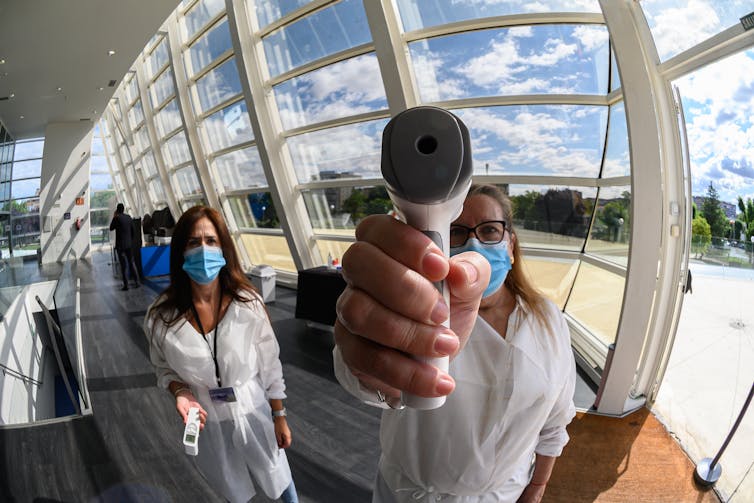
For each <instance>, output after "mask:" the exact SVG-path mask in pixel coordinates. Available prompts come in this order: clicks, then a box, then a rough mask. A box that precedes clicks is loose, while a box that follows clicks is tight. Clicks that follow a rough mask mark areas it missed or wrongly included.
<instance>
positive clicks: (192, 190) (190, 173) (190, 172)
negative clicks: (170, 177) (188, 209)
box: [175, 166, 202, 197]
mask: <svg viewBox="0 0 754 503" xmlns="http://www.w3.org/2000/svg"><path fill="white" fill-rule="evenodd" d="M175 178H176V179H177V180H178V188H179V189H180V194H181V195H182V196H184V197H185V196H192V195H196V194H202V189H201V187H200V186H199V178H197V176H196V170H195V169H194V166H186V167H185V168H181V169H179V170H177V171H176V172H175Z"/></svg>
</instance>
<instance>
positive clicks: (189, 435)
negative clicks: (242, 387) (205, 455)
mask: <svg viewBox="0 0 754 503" xmlns="http://www.w3.org/2000/svg"><path fill="white" fill-rule="evenodd" d="M200 425H201V421H200V419H199V408H198V407H191V408H190V409H189V411H188V416H187V418H186V426H185V428H184V429H183V448H184V450H185V451H186V454H188V455H189V456H196V455H197V454H199V431H200Z"/></svg>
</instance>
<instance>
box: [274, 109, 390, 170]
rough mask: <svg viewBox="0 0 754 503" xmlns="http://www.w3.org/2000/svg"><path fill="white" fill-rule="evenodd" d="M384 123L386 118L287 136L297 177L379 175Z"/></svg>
mask: <svg viewBox="0 0 754 503" xmlns="http://www.w3.org/2000/svg"><path fill="white" fill-rule="evenodd" d="M385 124H387V119H380V120H376V121H369V122H362V123H358V124H349V125H346V126H340V127H335V128H330V129H324V130H321V131H315V132H313V133H307V134H302V135H298V136H293V137H291V138H288V148H289V149H290V152H291V158H292V159H293V167H294V169H295V170H296V177H297V178H298V181H299V182H301V183H305V182H311V181H314V180H333V179H336V178H380V179H381V178H382V172H381V171H380V156H381V151H382V144H381V142H382V130H383V129H384V128H385Z"/></svg>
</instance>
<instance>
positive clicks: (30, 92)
mask: <svg viewBox="0 0 754 503" xmlns="http://www.w3.org/2000/svg"><path fill="white" fill-rule="evenodd" d="M178 3H179V0H0V61H2V60H5V63H0V121H2V123H3V124H4V125H5V127H6V129H7V130H8V131H9V132H10V134H11V135H12V136H13V137H14V138H15V139H16V140H20V139H24V138H36V137H40V136H44V132H45V127H46V125H47V124H48V123H50V122H69V121H79V120H81V119H87V120H96V119H98V118H99V117H100V116H101V115H102V111H103V109H104V107H105V106H106V104H107V102H108V100H109V99H110V98H111V97H112V95H113V93H114V92H115V89H116V87H108V83H109V81H111V80H115V81H116V86H118V85H119V84H120V83H121V79H122V78H123V76H124V75H125V74H126V72H127V71H128V69H129V68H130V67H131V65H132V64H133V62H134V60H135V59H136V57H137V56H138V55H139V53H140V52H141V50H142V49H143V48H144V46H145V45H146V44H147V42H148V41H149V39H150V38H151V37H152V35H154V34H155V33H156V32H157V30H158V29H159V27H160V25H162V23H163V22H164V20H165V19H166V18H167V17H168V15H170V13H171V12H172V11H173V10H174V9H175V7H176V6H177V5H178ZM109 50H114V51H115V55H113V56H109V55H108V51H109ZM57 88H61V89H62V90H61V91H58V90H57ZM99 88H103V90H102V91H100V90H99ZM11 93H14V94H15V96H14V97H13V98H10V99H6V100H3V99H2V98H5V97H8V96H10V94H11ZM21 116H23V117H24V118H23V119H21V118H20V117H21Z"/></svg>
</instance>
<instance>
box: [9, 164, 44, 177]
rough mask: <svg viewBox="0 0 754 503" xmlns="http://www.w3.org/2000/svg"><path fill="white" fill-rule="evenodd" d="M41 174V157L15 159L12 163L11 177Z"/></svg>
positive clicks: (37, 175)
mask: <svg viewBox="0 0 754 503" xmlns="http://www.w3.org/2000/svg"><path fill="white" fill-rule="evenodd" d="M41 174H42V159H33V160H31V161H16V162H14V163H13V179H14V180H18V179H21V178H33V177H39V176H41Z"/></svg>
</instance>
